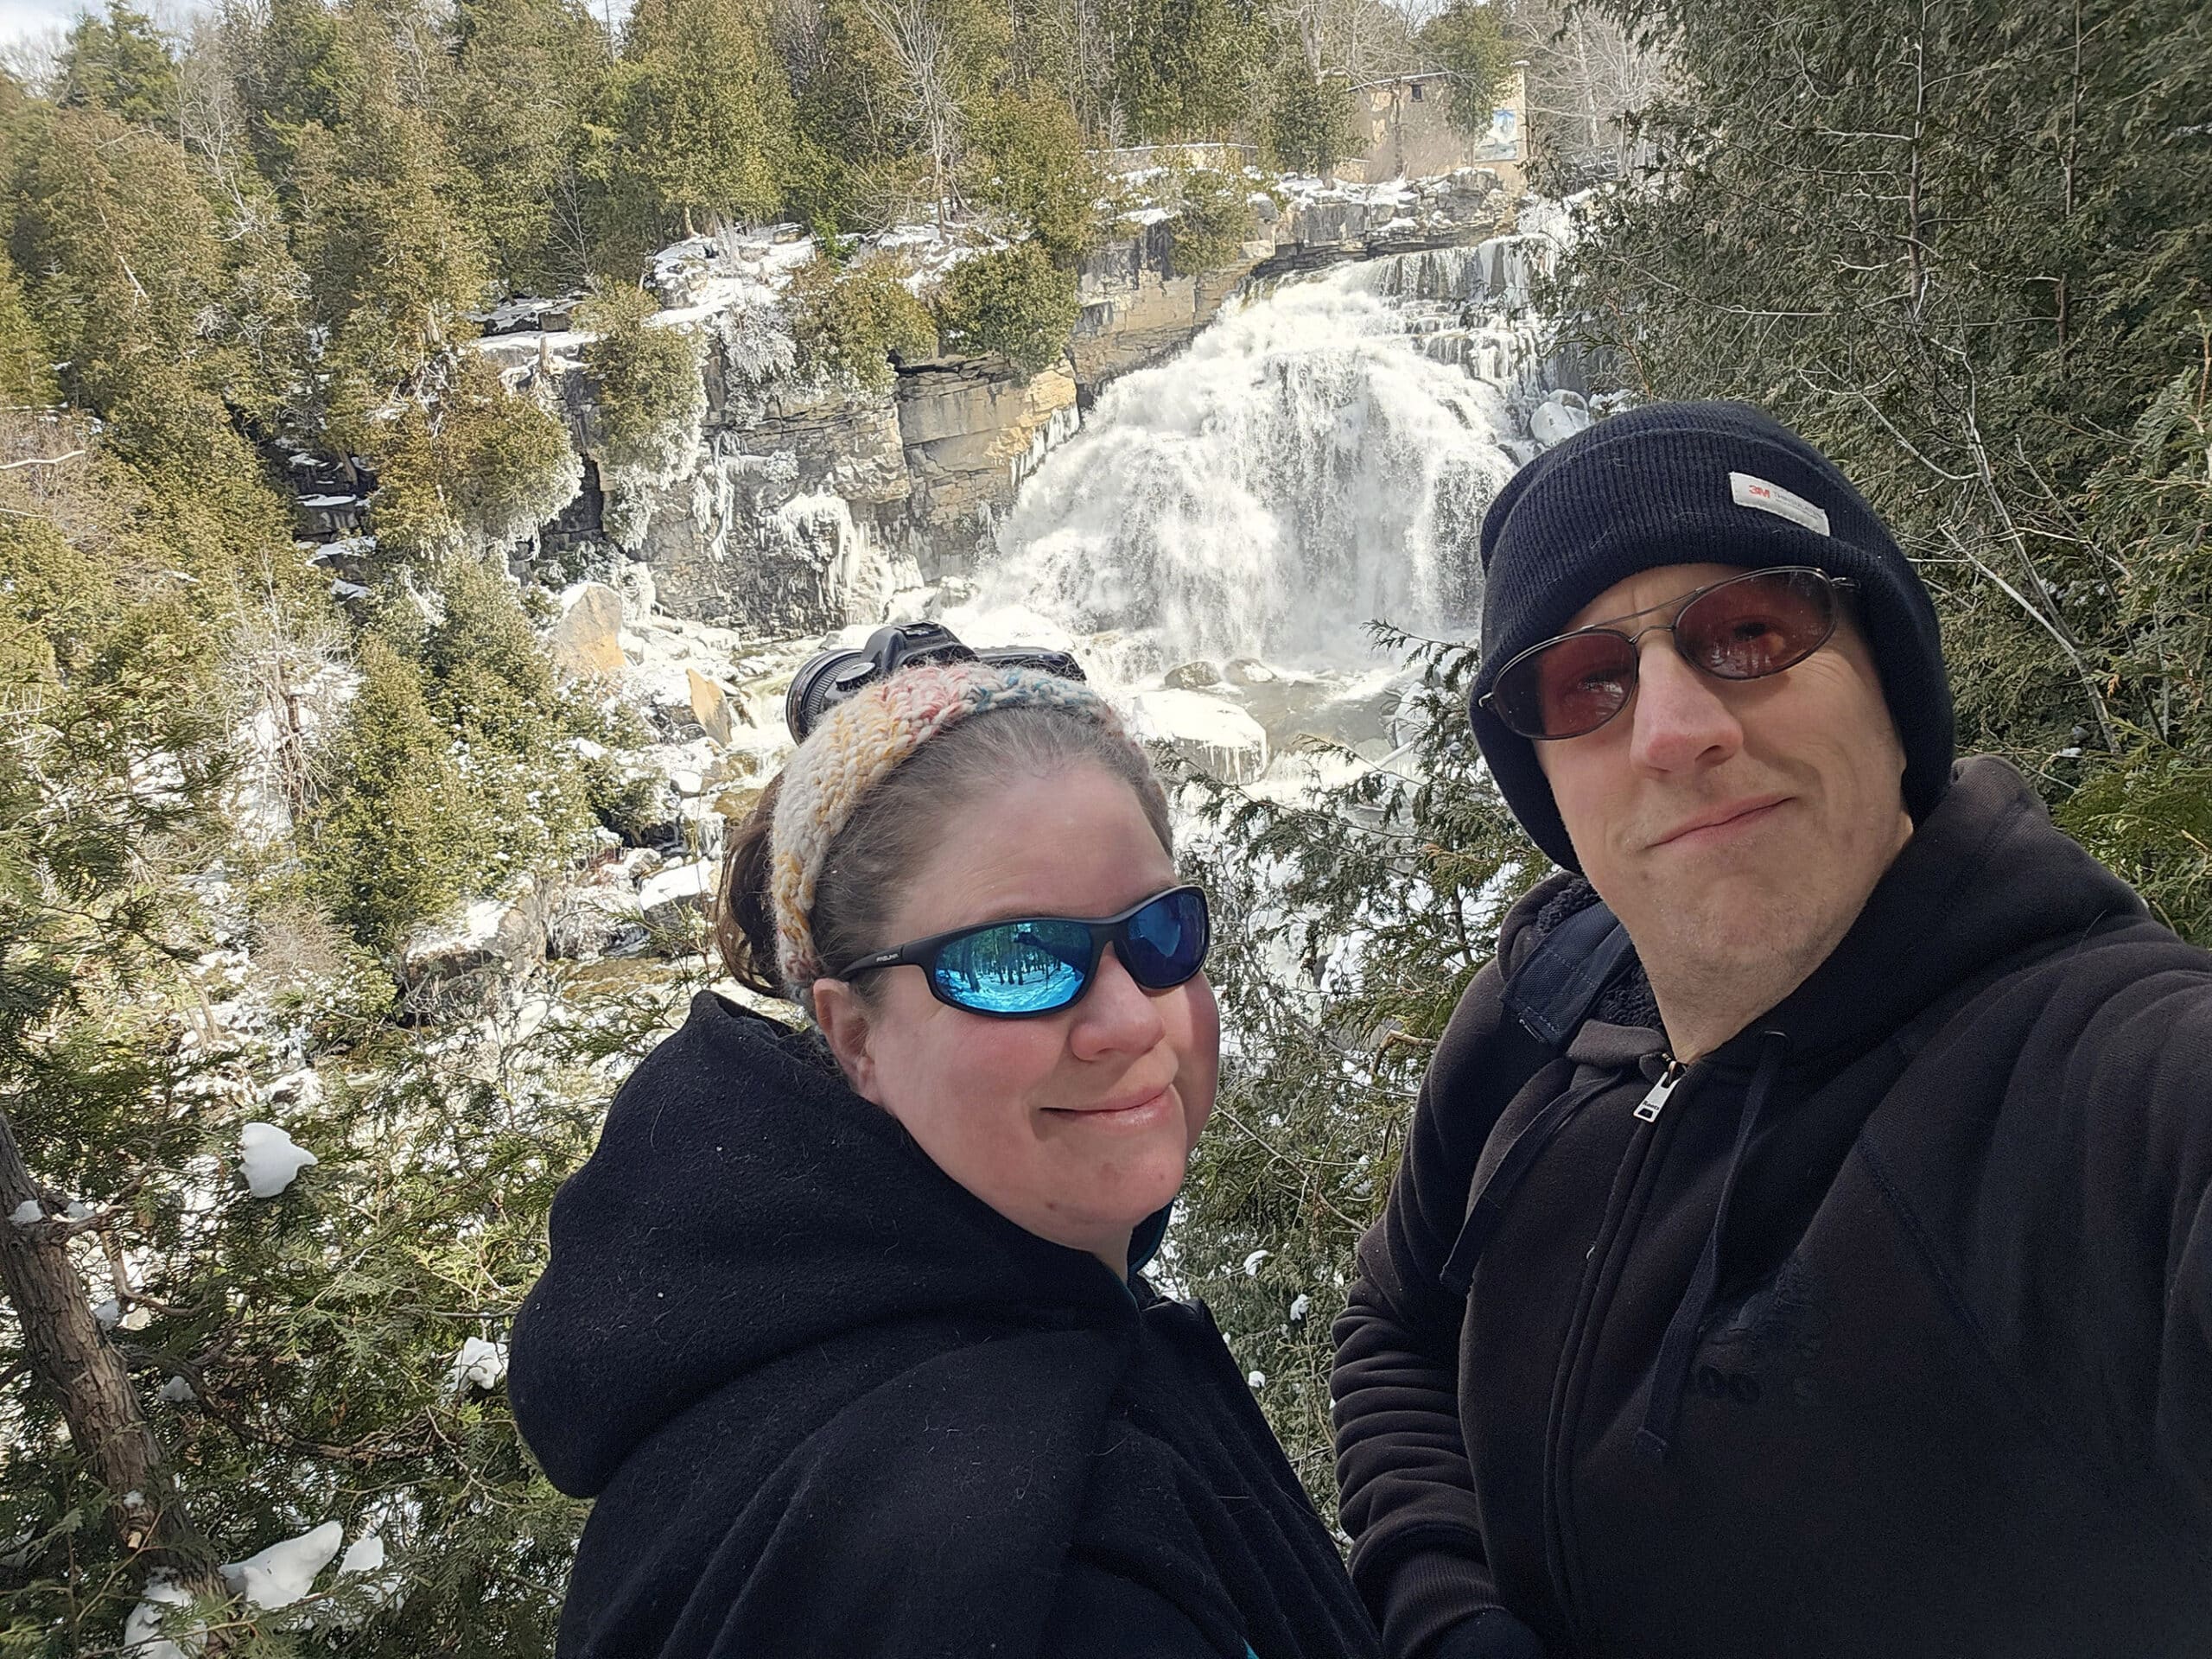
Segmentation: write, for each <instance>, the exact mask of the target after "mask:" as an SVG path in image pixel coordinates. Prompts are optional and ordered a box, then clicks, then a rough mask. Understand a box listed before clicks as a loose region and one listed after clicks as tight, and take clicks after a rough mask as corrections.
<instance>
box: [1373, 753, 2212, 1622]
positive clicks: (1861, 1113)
mask: <svg viewBox="0 0 2212 1659" xmlns="http://www.w3.org/2000/svg"><path fill="white" fill-rule="evenodd" d="M1567 880H1568V878H1565V877H1561V878H1558V879H1557V880H1554V882H1552V883H1548V884H1546V886H1544V887H1540V888H1539V889H1538V890H1537V892H1536V893H1534V894H1532V895H1531V896H1530V898H1529V899H1528V900H1526V901H1524V902H1523V904H1522V905H1521V906H1518V907H1516V912H1515V913H1514V914H1513V916H1512V917H1510V918H1509V919H1508V921H1507V925H1506V928H1505V933H1504V938H1503V944H1502V949H1501V957H1502V960H1503V964H1504V968H1503V970H1502V969H1500V968H1499V967H1497V966H1496V965H1493V966H1492V967H1491V968H1490V969H1485V970H1484V972H1483V974H1481V975H1480V976H1478V978H1477V980H1476V982H1475V983H1474V985H1473V986H1472V987H1471V989H1470V990H1469V991H1468V993H1467V995H1466V997H1465V1000H1464V1001H1462V1003H1461V1005H1460V1007H1459V1010H1458V1012H1457V1014H1455V1015H1454V1017H1453V1020H1452V1026H1451V1027H1450V1029H1449V1031H1448V1032H1447V1033H1446V1036H1445V1039H1444V1040H1443V1043H1442V1044H1441V1046H1440V1048H1439V1051H1438V1054H1437V1058H1436V1060H1435V1063H1434V1065H1433V1067H1432V1069H1431V1071H1430V1073H1429V1075H1428V1077H1427V1081H1426V1083H1425V1084H1424V1087H1423V1090H1422V1095H1421V1102H1420V1104H1419V1107H1418V1109H1417V1112H1416V1116H1415V1121H1414V1129H1413V1133H1412V1135H1411V1138H1410V1140H1409V1142H1408V1149H1407V1153H1406V1157H1405V1162H1404V1165H1403V1166H1402V1170H1401V1173H1400V1175H1399V1178H1398V1183H1397V1185H1396V1187H1395V1190H1394V1192H1393V1193H1392V1197H1391V1200H1390V1204H1389V1209H1388V1211H1387V1212H1386V1214H1385V1217H1384V1218H1383V1221H1382V1222H1380V1223H1379V1224H1377V1225H1376V1228H1375V1229H1374V1230H1372V1231H1371V1232H1370V1234H1369V1235H1368V1236H1367V1237H1366V1238H1365V1239H1364V1240H1363V1243H1362V1244H1361V1247H1360V1266H1361V1272H1360V1276H1359V1278H1358V1281H1357V1283H1356V1285H1355V1287H1354V1288H1353V1291H1352V1295H1351V1306H1350V1307H1349V1309H1348V1311H1347V1312H1346V1313H1345V1314H1344V1318H1343V1319H1342V1320H1341V1321H1340V1322H1339V1324H1338V1327H1337V1340H1338V1364H1337V1371H1336V1377H1335V1390H1336V1393H1337V1395H1338V1400H1339V1402H1340V1403H1339V1406H1338V1472H1339V1475H1340V1477H1341V1478H1342V1480H1343V1483H1344V1522H1345V1525H1346V1526H1347V1528H1348V1529H1350V1530H1351V1532H1352V1533H1353V1535H1354V1537H1355V1541H1356V1542H1355V1548H1354V1551H1353V1556H1352V1566H1353V1573H1354V1576H1355V1578H1356V1579H1357V1581H1358V1583H1359V1584H1360V1586H1361V1588H1362V1590H1363V1592H1364V1593H1365V1594H1366V1596H1367V1597H1368V1599H1369V1601H1370V1605H1373V1606H1374V1607H1375V1608H1376V1611H1377V1613H1378V1615H1379V1616H1380V1617H1381V1618H1383V1621H1384V1624H1385V1633H1386V1638H1387V1646H1388V1648H1389V1650H1390V1651H1391V1652H1393V1653H1394V1654H1417V1655H1426V1654H1428V1653H1431V1652H1433V1651H1435V1650H1436V1649H1437V1647H1438V1645H1439V1643H1440V1642H1441V1641H1442V1640H1443V1639H1444V1638H1445V1637H1446V1632H1454V1631H1457V1632H1459V1634H1458V1635H1457V1636H1455V1637H1454V1638H1453V1640H1454V1642H1455V1643H1461V1642H1464V1643H1466V1644H1467V1645H1466V1647H1465V1649H1464V1650H1466V1651H1471V1652H1481V1651H1483V1650H1484V1647H1483V1642H1484V1640H1485V1639H1489V1640H1492V1641H1495V1640H1498V1639H1502V1637H1503V1636H1504V1635H1505V1634H1507V1633H1509V1632H1510V1628H1511V1626H1510V1620H1506V1619H1504V1618H1503V1617H1502V1615H1500V1614H1498V1613H1497V1612H1494V1611H1490V1610H1499V1609H1502V1610H1503V1612H1504V1613H1508V1614H1510V1615H1513V1616H1514V1617H1516V1618H1519V1619H1520V1620H1522V1621H1523V1622H1525V1623H1526V1624H1528V1625H1529V1627H1531V1628H1532V1629H1533V1630H1535V1632H1536V1634H1537V1636H1538V1637H1541V1640H1542V1642H1543V1643H1544V1645H1545V1646H1546V1647H1547V1649H1548V1650H1549V1651H1550V1652H1551V1653H1553V1654H1554V1655H1562V1656H1563V1655H1574V1656H1583V1659H1598V1656H1620V1659H1777V1656H1785V1655H1786V1656H1789V1659H1831V1656H1832V1659H1845V1656H1863V1655H1873V1654H1884V1655H1886V1654H1902V1655H1929V1656H1935V1655H1941V1656H1946V1659H1980V1656H1987V1659H2042V1656H2048V1659H2061V1656H2064V1659H2080V1656H2088V1655H2096V1656H2108V1655H2109V1656H2161V1659H2168V1656H2171V1659H2183V1656H2191V1659H2202V1656H2206V1655H2212V1198H2209V1197H2208V1189H2212V958H2208V957H2206V955H2205V953H2204V952H2202V951H2201V950H2196V949H2194V948H2192V947H2190V946H2189V945H2187V944H2183V943H2182V942H2181V941H2180V940H2178V939H2177V938H2175V937H2174V936H2173V935H2172V934H2171V932H2169V931H2167V930H2166V929H2165V928H2164V927H2162V926H2160V925H2158V924H2157V923H2156V922H2155V921H2153V920H2152V919H2151V918H2150V917H2149V916H2147V915H2146V914H2145V912H2144V908H2143V906H2142V903H2141V901H2140V900H2139V899H2137V898H2136V897H2135V895H2134V894H2133V893H2132V892H2130V891H2129V889H2128V888H2127V887H2126V885H2125V884H2123V883H2122V882H2120V880H2117V879H2116V878H2115V877H2113V875H2112V874H2110V873H2108V872H2107V871H2106V870H2105V869H2104V868H2101V866H2100V865H2098V864H2097V863H2096V862H2095V861H2094V860H2093V859H2091V858H2090V857H2089V856H2088V854H2086V853H2085V852H2083V851H2082V849H2081V848H2080V847H2078V846H2076V845H2075V843H2074V842H2071V841H2069V839H2068V838H2067V837H2066V836H2063V835H2062V834H2060V833H2059V832H2058V831H2057V830H2056V829H2054V828H2053V827H2052V826H2051V824H2050V822H2049V820H2048V818H2047V817H2046V816H2045V815H2044V810H2043V809H2042V806H2041V804H2039V803H2038V802H2037V799H2036V798H2035V796H2034V794H2033V792H2032V791H2030V790H2029V789H2028V787H2027V785H2025V784H2024V782H2023V781H2022V779H2020V777H2019V775H2018V773H2017V772H2013V771H2012V769H2011V768H2010V767H2008V766H2004V765H2002V764H2001V763H1999V762H1995V761H1990V760H1981V761H1973V762H1968V763H1967V765H1965V766H1962V767H1961V770H1960V772H1959V775H1958V778H1957V780H1956V781H1955V784H1954V785H1953V786H1952V788H1951V790H1950V792H1949V793H1948V796H1947V797H1946V798H1944V800H1943V801H1942V804H1940V805H1938V806H1937V807H1936V810H1934V811H1933V812H1932V813H1931V814H1930V816H1929V818H1928V820H1927V821H1926V822H1925V823H1923V824H1922V826H1921V827H1920V829H1919V830H1918V832H1917V833H1916V835H1915V836H1914V837H1913V839H1912V841H1911V842H1910V843H1909V844H1908V845H1907V846H1906V848H1905V849H1904V852H1903V854H1901V855H1899V857H1898V859H1897V862H1896V863H1895V865H1894V866H1893V867H1892V868H1891V870H1890V871H1889V873H1888V874H1886V875H1885V877H1884V879H1883V880H1882V881H1881V882H1880V884H1879V885H1878V887H1876V889H1875V891H1874V893H1873V895H1872V898H1871V899H1869V900H1868V902H1867V905H1866V908H1865V910H1864V912H1862V913H1861V914H1860V916H1859V919H1858V920H1857V922H1856V923H1855V924H1854V925H1853V927H1852V929H1851V931H1850V932H1849V933H1848V934H1847V936H1846V938H1844V939H1843V941H1842V942H1841V943H1840V944H1839V945H1838V946H1837V948H1836V950H1835V951H1834V953H1833V955H1832V956H1831V957H1829V958H1828V960H1827V962H1826V963H1823V964H1822V965H1821V967H1820V968H1819V969H1817V970H1815V973H1814V974H1813V975H1812V976H1810V977H1809V978H1808V980H1807V981H1806V982H1804V984H1803V985H1802V986H1801V987H1800V988H1798V989H1797V990H1796V991H1795V992H1793V993H1791V994H1790V995H1789V996H1788V997H1787V998H1786V999H1785V1000H1784V1001H1783V1002H1782V1003H1780V1004H1779V1005H1778V1006H1777V1007H1775V1008H1774V1009H1773V1010H1772V1011H1771V1012H1770V1013H1769V1014H1767V1015H1766V1016H1764V1018H1762V1019H1760V1020H1757V1021H1755V1022H1753V1024H1752V1025H1751V1027H1749V1028H1748V1029H1747V1030H1746V1031H1745V1033H1743V1034H1742V1035H1741V1036H1739V1037H1738V1038H1737V1039H1734V1040H1732V1041H1731V1042H1730V1043H1728V1044H1726V1046H1723V1047H1722V1048H1720V1049H1719V1050H1718V1051H1716V1052H1714V1053H1713V1054H1712V1055H1711V1056H1709V1057H1708V1058H1706V1059H1704V1060H1701V1061H1700V1062H1699V1063H1698V1064H1697V1065H1695V1066H1694V1067H1692V1068H1691V1069H1690V1071H1689V1072H1688V1076H1687V1077H1684V1078H1683V1079H1682V1080H1681V1082H1680V1083H1679V1084H1677V1085H1676V1086H1675V1089H1674V1090H1673V1092H1672V1093H1671V1094H1670V1095H1669V1096H1666V1098H1665V1099H1664V1101H1663V1103H1661V1104H1658V1105H1656V1106H1654V1105H1653V1104H1651V1102H1652V1099H1653V1091H1654V1084H1655V1083H1656V1081H1657V1080H1658V1079H1659V1078H1660V1077H1662V1076H1663V1075H1664V1073H1663V1071H1662V1063H1663V1055H1662V1044H1663V1038H1662V1034H1661V1033H1659V1032H1658V1031H1657V1030H1656V1029H1653V1028H1651V1027H1649V1026H1646V1025H1643V1024H1641V1023H1638V1022H1637V1021H1636V1020H1635V1019H1634V1018H1633V1016H1624V1015H1621V1014H1618V1013H1615V1012H1612V1011H1611V1010H1609V1009H1608V1008H1606V1007H1604V1006H1603V1005H1601V1008H1600V1013H1599V1017H1595V1018H1592V1020H1589V1021H1588V1022H1586V1024H1584V1025H1583V1026H1582V1027H1581V1029H1580V1032H1579V1033H1577V1034H1576V1035H1575V1036H1574V1037H1573V1039H1572V1040H1571V1042H1570V1043H1569V1045H1568V1046H1567V1050H1566V1052H1565V1054H1564V1055H1563V1056H1558V1057H1554V1058H1549V1059H1548V1060H1544V1059H1543V1051H1541V1049H1538V1048H1536V1047H1535V1046H1534V1044H1533V1039H1528V1038H1525V1037H1522V1036H1520V1035H1518V1034H1516V1033H1512V1032H1510V1030H1509V1029H1508V1027H1507V1026H1506V1024H1505V1021H1506V1020H1508V1019H1509V1018H1510V1016H1509V1015H1508V1014H1506V1013H1505V1012H1504V1009H1503V1003H1502V1001H1501V997H1502V994H1503V986H1504V982H1505V981H1504V973H1505V972H1507V971H1510V970H1512V969H1516V968H1517V967H1519V966H1520V965H1521V964H1522V963H1524V962H1525V961H1527V960H1528V959H1529V956H1530V954H1531V952H1532V950H1533V949H1534V948H1535V944H1536V939H1537V935H1538V934H1539V933H1540V932H1541V926H1542V925H1541V923H1539V921H1538V918H1547V919H1551V920H1555V919H1556V918H1558V917H1559V915H1560V912H1561V910H1562V909H1563V908H1564V907H1565V906H1566V904H1567V903H1568V902H1571V900H1570V899H1569V895H1568V894H1567V893H1566V892H1565V891H1564V889H1565V886H1566V883H1567ZM1647 1006H1648V1005H1647ZM1616 1021H1618V1023H1616ZM1532 1057H1533V1059H1534V1061H1535V1062H1541V1064H1533V1065H1532ZM1532 1071H1533V1075H1532ZM1639 1106H1643V1107H1644V1113H1643V1116H1639V1115H1638V1112H1637V1108H1638V1107H1639ZM1548 1111H1549V1116H1545V1114H1546V1113H1547V1112H1548ZM1539 1120H1541V1123H1540V1124H1539V1132H1538V1134H1536V1135H1533V1136H1529V1135H1524V1131H1526V1130H1528V1129H1529V1127H1530V1126H1531V1124H1532V1123H1539ZM1547 1137H1548V1138H1547ZM1516 1143H1517V1144H1519V1145H1520V1146H1522V1147H1524V1148H1525V1149H1526V1150H1525V1151H1523V1152H1522V1153H1518V1154H1512V1155H1511V1156H1510V1157H1509V1152H1510V1149H1511V1148H1513V1147H1515V1146H1516ZM1501 1167H1508V1168H1509V1169H1510V1170H1511V1171H1512V1172H1513V1173H1515V1175H1516V1179H1514V1180H1513V1181H1512V1183H1511V1189H1512V1190H1511V1192H1510V1200H1509V1201H1507V1202H1505V1203H1504V1204H1503V1206H1502V1207H1501V1206H1500V1205H1497V1204H1496V1203H1486V1204H1484V1205H1482V1206H1481V1209H1482V1211H1484V1214H1483V1215H1482V1217H1481V1218H1480V1219H1479V1220H1478V1222H1477V1223H1476V1224H1475V1225H1474V1227H1473V1228H1472V1229H1471V1230H1472V1231H1473V1232H1474V1233H1476V1234H1478V1235H1480V1236H1477V1237H1473V1238H1471V1239H1470V1238H1469V1237H1468V1236H1467V1234H1468V1233H1469V1231H1470V1228H1469V1220H1470V1205H1471V1201H1472V1200H1473V1199H1474V1198H1476V1196H1477V1195H1478V1193H1480V1192H1482V1191H1483V1190H1484V1188H1485V1186H1487V1185H1489V1184H1490V1182H1491V1177H1492V1176H1494V1175H1495V1174H1496V1173H1497V1172H1498V1171H1499V1170H1500V1168H1501ZM1493 1192H1495V1189H1493ZM1447 1263H1448V1264H1450V1268H1451V1270H1449V1271H1447ZM1455 1284H1456V1286H1457V1287H1459V1288H1455ZM1462 1289H1464V1294H1462ZM1670 1336H1672V1337H1673V1338H1675V1339H1674V1340H1673V1341H1671V1342H1670V1341H1669V1338H1670ZM1469 1621H1474V1622H1473V1623H1470V1622H1469Z"/></svg>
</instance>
